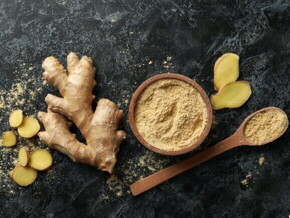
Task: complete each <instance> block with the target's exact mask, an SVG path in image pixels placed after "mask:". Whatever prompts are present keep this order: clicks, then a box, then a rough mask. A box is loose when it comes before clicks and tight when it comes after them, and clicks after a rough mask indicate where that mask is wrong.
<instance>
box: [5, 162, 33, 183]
mask: <svg viewBox="0 0 290 218" xmlns="http://www.w3.org/2000/svg"><path fill="white" fill-rule="evenodd" d="M9 175H10V177H11V178H12V179H13V181H14V182H16V183H17V184H18V185H20V186H28V185H30V184H32V183H33V182H34V181H35V180H36V178H37V171H36V170H35V169H32V168H30V167H23V166H20V165H17V166H16V167H15V168H14V169H13V170H12V171H11V172H10V173H9Z"/></svg>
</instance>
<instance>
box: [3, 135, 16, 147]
mask: <svg viewBox="0 0 290 218" xmlns="http://www.w3.org/2000/svg"><path fill="white" fill-rule="evenodd" d="M16 142H17V139H16V135H15V133H14V132H13V131H6V132H3V134H2V145H3V146H6V147H12V146H14V145H16Z"/></svg>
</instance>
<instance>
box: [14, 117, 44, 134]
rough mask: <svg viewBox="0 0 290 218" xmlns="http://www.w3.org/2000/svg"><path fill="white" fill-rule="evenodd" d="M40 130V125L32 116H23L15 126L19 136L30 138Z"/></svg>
mask: <svg viewBox="0 0 290 218" xmlns="http://www.w3.org/2000/svg"><path fill="white" fill-rule="evenodd" d="M39 130H40V125H39V123H38V121H37V119H35V118H33V117H24V119H23V122H22V123H21V125H20V126H19V127H18V128H17V131H18V133H19V135H20V136H22V137H23V138H31V137H33V136H35V135H36V134H37V133H38V131H39Z"/></svg>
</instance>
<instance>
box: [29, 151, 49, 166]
mask: <svg viewBox="0 0 290 218" xmlns="http://www.w3.org/2000/svg"><path fill="white" fill-rule="evenodd" d="M52 162H53V157H52V155H51V154H50V153H49V151H48V150H46V149H35V150H34V151H33V152H32V153H31V154H30V161H29V164H28V165H29V166H30V167H32V168H34V169H36V170H46V169H47V168H49V167H50V166H51V165H52Z"/></svg>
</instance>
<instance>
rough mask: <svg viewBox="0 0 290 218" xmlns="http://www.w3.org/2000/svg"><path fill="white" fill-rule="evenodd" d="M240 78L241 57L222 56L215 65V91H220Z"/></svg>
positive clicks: (228, 54) (232, 55)
mask: <svg viewBox="0 0 290 218" xmlns="http://www.w3.org/2000/svg"><path fill="white" fill-rule="evenodd" d="M238 77H239V56H238V55H236V54H234V53H226V54H224V55H222V56H221V57H220V58H219V59H218V60H217V61H216V62H215V65H214V79H213V80H214V89H215V90H216V91H219V90H220V89H221V88H222V87H223V86H225V85H226V84H228V83H230V82H235V81H236V80H237V79H238Z"/></svg>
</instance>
